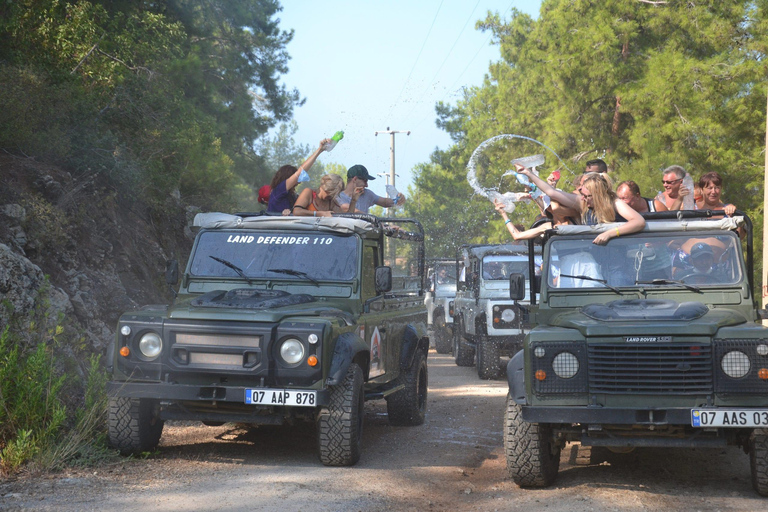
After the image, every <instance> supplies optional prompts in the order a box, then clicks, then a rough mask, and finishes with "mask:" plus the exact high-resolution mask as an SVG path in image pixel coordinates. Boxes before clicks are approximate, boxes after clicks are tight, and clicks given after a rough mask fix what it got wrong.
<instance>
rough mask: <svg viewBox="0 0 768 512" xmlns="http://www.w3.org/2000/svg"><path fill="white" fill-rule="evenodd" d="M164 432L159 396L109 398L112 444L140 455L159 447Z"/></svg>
mask: <svg viewBox="0 0 768 512" xmlns="http://www.w3.org/2000/svg"><path fill="white" fill-rule="evenodd" d="M162 434H163V421H162V420H161V419H160V417H159V404H158V402H157V400H150V399H148V398H122V397H116V398H110V399H109V411H108V412H107V436H108V440H109V446H110V447H111V448H115V449H117V450H120V453H122V454H123V455H139V454H140V453H142V452H149V451H152V450H154V449H155V448H157V445H158V444H159V443H160V436H162Z"/></svg>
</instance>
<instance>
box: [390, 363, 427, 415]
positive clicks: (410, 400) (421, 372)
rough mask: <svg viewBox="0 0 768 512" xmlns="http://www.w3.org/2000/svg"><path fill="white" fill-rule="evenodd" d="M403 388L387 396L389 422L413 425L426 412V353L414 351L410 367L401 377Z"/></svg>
mask: <svg viewBox="0 0 768 512" xmlns="http://www.w3.org/2000/svg"><path fill="white" fill-rule="evenodd" d="M401 379H402V383H403V384H405V388H404V389H401V390H400V391H398V392H396V393H393V394H391V395H389V396H388V397H387V415H388V416H389V424H390V425H397V426H415V425H421V424H422V423H424V418H425V417H426V414H427V384H428V382H427V355H426V354H425V353H424V352H422V351H421V350H419V351H418V352H416V355H415V357H414V358H413V362H412V363H411V367H410V368H408V371H407V372H406V373H404V374H403V375H402V377H401Z"/></svg>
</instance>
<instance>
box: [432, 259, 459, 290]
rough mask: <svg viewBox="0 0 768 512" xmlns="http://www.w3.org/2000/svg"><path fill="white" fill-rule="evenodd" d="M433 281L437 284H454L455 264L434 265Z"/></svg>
mask: <svg viewBox="0 0 768 512" xmlns="http://www.w3.org/2000/svg"><path fill="white" fill-rule="evenodd" d="M434 279H435V283H437V284H438V285H443V284H453V285H455V284H456V264H455V263H446V264H440V265H435V273H434Z"/></svg>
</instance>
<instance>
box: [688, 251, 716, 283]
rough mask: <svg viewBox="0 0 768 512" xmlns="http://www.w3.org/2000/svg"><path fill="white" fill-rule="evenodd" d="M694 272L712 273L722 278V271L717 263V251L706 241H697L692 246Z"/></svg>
mask: <svg viewBox="0 0 768 512" xmlns="http://www.w3.org/2000/svg"><path fill="white" fill-rule="evenodd" d="M690 262H691V265H692V267H693V268H692V272H691V273H692V274H693V275H712V276H714V277H715V278H720V277H722V276H721V273H720V271H719V269H718V268H717V264H716V263H715V252H714V251H713V250H712V247H711V246H710V245H709V244H707V243H704V242H697V243H696V244H694V246H693V247H691V259H690Z"/></svg>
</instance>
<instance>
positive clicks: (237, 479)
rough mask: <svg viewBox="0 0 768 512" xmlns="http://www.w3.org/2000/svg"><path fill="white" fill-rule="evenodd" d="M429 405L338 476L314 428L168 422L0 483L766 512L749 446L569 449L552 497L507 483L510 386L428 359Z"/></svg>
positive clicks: (17, 493)
mask: <svg viewBox="0 0 768 512" xmlns="http://www.w3.org/2000/svg"><path fill="white" fill-rule="evenodd" d="M429 379H430V382H429V384H430V389H429V407H428V413H427V421H426V423H425V424H424V425H423V426H420V427H390V426H389V425H388V424H387V417H386V404H385V403H384V402H383V401H382V402H368V403H367V404H366V416H365V427H364V428H365V437H364V446H363V455H362V457H361V459H360V462H359V463H358V464H357V465H356V466H354V467H351V468H327V467H324V466H322V465H320V463H319V462H318V460H317V456H316V449H315V437H314V431H313V429H312V428H308V427H293V428H257V429H251V430H247V429H242V428H234V427H232V426H231V425H225V426H222V427H215V428H214V427H204V426H199V425H198V424H191V423H190V424H179V423H176V424H172V425H166V429H165V431H164V433H163V438H162V441H161V446H160V448H159V450H158V451H157V453H156V454H153V455H152V456H151V457H149V458H148V459H144V460H137V459H125V460H123V461H121V462H120V463H118V464H116V465H111V466H105V467H100V468H96V469H91V470H89V471H79V472H77V471H68V472H66V473H64V474H56V475H47V476H39V475H38V476H29V475H25V476H21V477H19V478H16V479H13V480H8V481H5V482H0V510H3V511H10V510H50V511H62V512H65V511H81V510H98V511H101V510H121V511H122V510H138V511H143V510H152V511H159V512H171V511H186V510H218V511H251V510H259V511H281V512H284V511H294V510H305V511H315V510H329V511H337V510H338V511H356V510H360V511H389V510H418V511H425V510H426V511H428V510H451V511H464V510H478V511H492V510H526V511H531V510H547V511H563V512H566V511H567V512H572V511H581V510H591V511H614V510H616V511H656V510H701V511H715V510H722V511H730V510H734V511H758V510H767V509H768V500H765V499H762V498H760V497H759V496H757V495H756V494H755V493H754V492H753V491H752V487H751V484H750V473H749V459H748V457H747V456H746V455H744V453H742V452H741V451H739V450H738V449H736V448H728V449H718V450H663V449H645V450H637V451H635V452H633V453H630V454H626V455H615V454H612V453H610V452H602V451H601V452H595V453H592V456H591V457H590V456H589V455H590V454H589V452H587V450H586V449H585V448H581V447H579V446H578V445H569V446H568V447H567V448H566V450H565V451H564V453H563V457H562V461H561V469H560V475H559V477H558V480H557V482H556V483H555V485H554V486H552V487H551V488H548V489H540V490H525V489H520V488H519V487H517V486H516V485H515V484H514V483H512V482H511V481H510V480H508V479H506V478H505V461H504V454H503V450H502V434H501V425H502V416H503V411H504V401H505V396H506V392H507V386H506V383H505V382H504V381H491V382H489V381H480V380H478V378H477V374H476V372H475V369H474V368H459V367H456V366H455V365H454V364H453V359H452V358H450V357H449V356H444V355H438V354H435V353H434V352H431V353H430V356H429Z"/></svg>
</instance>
